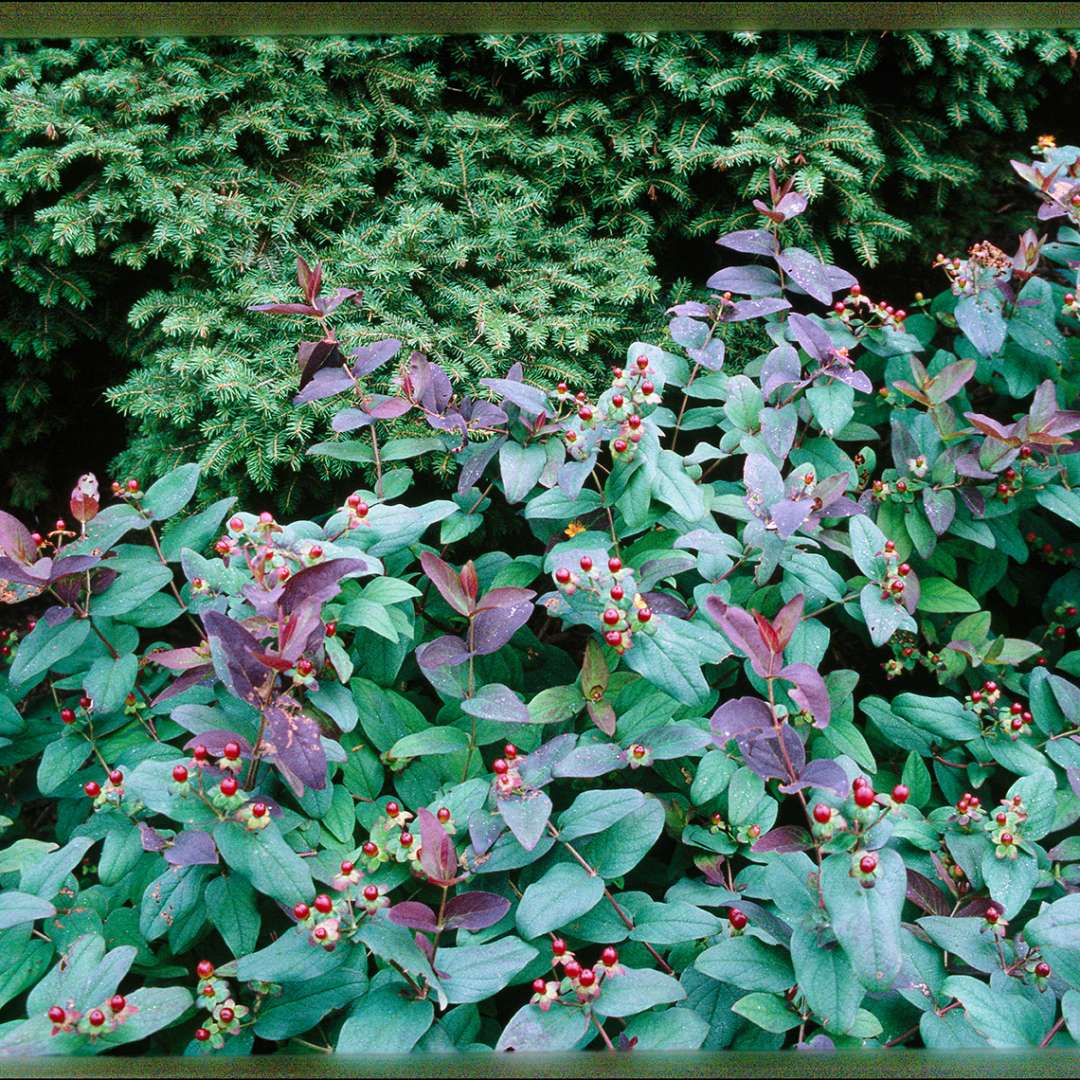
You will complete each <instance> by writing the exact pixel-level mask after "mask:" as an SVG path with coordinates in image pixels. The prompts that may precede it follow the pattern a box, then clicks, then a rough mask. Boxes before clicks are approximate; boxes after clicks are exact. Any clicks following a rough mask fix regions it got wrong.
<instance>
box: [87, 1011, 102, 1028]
mask: <svg viewBox="0 0 1080 1080" xmlns="http://www.w3.org/2000/svg"><path fill="white" fill-rule="evenodd" d="M87 1020H89V1021H90V1023H91V1025H92V1026H93V1027H101V1025H102V1024H104V1023H105V1014H104V1013H103V1012H102V1011H101V1010H100V1009H91V1010H90V1013H89V1015H88V1016H87Z"/></svg>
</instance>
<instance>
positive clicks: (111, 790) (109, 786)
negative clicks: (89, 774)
mask: <svg viewBox="0 0 1080 1080" xmlns="http://www.w3.org/2000/svg"><path fill="white" fill-rule="evenodd" d="M83 792H84V793H85V795H86V797H87V798H88V799H93V800H94V810H101V809H103V808H104V807H106V806H117V807H118V806H119V805H120V803H121V802H122V801H123V798H124V774H123V772H122V771H121V770H120V769H110V770H109V771H108V773H106V774H105V784H104V786H103V785H101V784H99V783H98V782H97V781H96V780H87V781H86V783H85V784H83Z"/></svg>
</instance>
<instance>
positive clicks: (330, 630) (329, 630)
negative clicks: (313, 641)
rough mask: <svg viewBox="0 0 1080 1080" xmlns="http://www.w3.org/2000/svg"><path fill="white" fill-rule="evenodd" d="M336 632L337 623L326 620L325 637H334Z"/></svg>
mask: <svg viewBox="0 0 1080 1080" xmlns="http://www.w3.org/2000/svg"><path fill="white" fill-rule="evenodd" d="M336 634H337V623H336V622H328V623H327V624H326V636H327V637H334V636H335V635H336Z"/></svg>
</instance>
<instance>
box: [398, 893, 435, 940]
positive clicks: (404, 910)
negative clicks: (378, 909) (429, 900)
mask: <svg viewBox="0 0 1080 1080" xmlns="http://www.w3.org/2000/svg"><path fill="white" fill-rule="evenodd" d="M386 916H387V918H388V919H389V920H390V921H391V922H392V923H397V925H398V926H407V927H408V928H409V929H410V930H423V931H425V932H426V933H429V934H434V933H435V932H436V931H437V930H438V928H439V926H438V923H436V921H435V912H434V911H432V910H431V908H429V907H428V906H427V904H422V903H420V901H419V900H403V901H402V902H401V903H400V904H394V906H393V907H391V908H388V909H387V912H386Z"/></svg>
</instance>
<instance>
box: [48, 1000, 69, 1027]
mask: <svg viewBox="0 0 1080 1080" xmlns="http://www.w3.org/2000/svg"><path fill="white" fill-rule="evenodd" d="M49 1019H50V1020H51V1021H52V1022H53V1023H54V1024H62V1023H63V1022H64V1021H65V1020H66V1019H67V1013H66V1012H65V1011H64V1010H63V1009H62V1008H60V1006H59V1005H50V1006H49Z"/></svg>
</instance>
